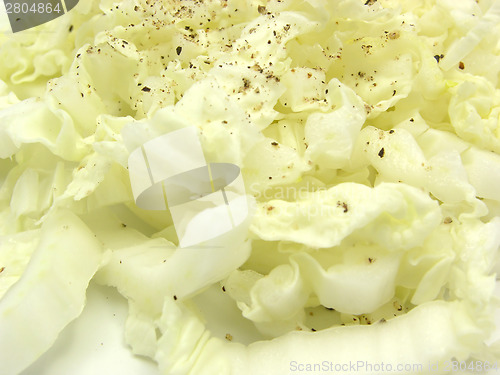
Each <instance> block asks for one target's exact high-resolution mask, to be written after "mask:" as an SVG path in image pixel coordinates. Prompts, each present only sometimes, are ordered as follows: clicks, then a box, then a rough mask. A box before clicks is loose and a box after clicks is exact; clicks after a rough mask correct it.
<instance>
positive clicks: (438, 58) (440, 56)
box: [434, 54, 444, 62]
mask: <svg viewBox="0 0 500 375" xmlns="http://www.w3.org/2000/svg"><path fill="white" fill-rule="evenodd" d="M443 57H444V55H443V54H440V55H434V58H435V59H436V61H437V62H439V60H441V59H442V58H443Z"/></svg>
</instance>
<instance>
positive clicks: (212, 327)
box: [0, 0, 500, 375]
mask: <svg viewBox="0 0 500 375" xmlns="http://www.w3.org/2000/svg"><path fill="white" fill-rule="evenodd" d="M2 27H3V26H2ZM499 35H500V2H499V1H498V0H481V1H474V0H463V1H460V2H457V1H452V0H441V1H424V0H418V1H411V2H409V1H401V0H378V1H377V0H369V1H362V0H336V1H315V0H307V1H299V0H285V1H281V0H269V1H264V2H258V3H257V2H246V1H243V0H235V1H226V0H210V1H204V2H199V1H183V2H169V1H156V2H152V1H149V0H124V1H122V2H114V1H112V0H89V1H80V2H79V4H78V6H76V7H75V8H74V9H73V10H72V11H71V12H69V14H67V15H66V16H64V17H61V18H58V19H56V20H54V21H51V22H49V23H46V24H43V25H41V26H38V27H37V28H35V29H33V30H31V31H26V32H20V33H16V34H1V35H0V67H1V69H0V158H1V159H0V182H1V186H0V375H4V374H5V375H14V374H19V373H21V372H22V371H23V370H24V369H25V368H27V367H28V366H29V365H30V364H32V363H33V362H35V361H36V359H37V358H38V357H39V356H40V355H41V354H42V353H44V352H45V351H46V350H48V349H49V348H50V347H51V345H52V344H53V342H54V341H55V340H56V338H57V335H58V334H59V333H60V332H61V331H62V330H63V329H64V327H65V326H66V325H67V324H68V323H69V322H70V321H72V320H73V319H76V318H77V317H78V315H79V314H80V312H81V311H82V309H83V307H84V305H85V292H86V289H87V286H88V283H89V281H90V280H93V281H95V282H97V283H100V284H102V285H108V286H113V287H115V288H116V289H117V291H118V292H119V293H120V294H121V295H122V296H123V297H125V298H126V299H127V300H128V303H129V316H128V319H127V322H126V326H125V327H124V331H125V333H124V334H125V339H126V342H127V344H128V345H129V346H130V347H131V350H132V351H133V352H134V353H135V354H137V355H141V356H146V357H149V358H151V359H152V360H154V361H156V362H157V364H158V368H159V371H160V372H161V373H162V374H179V375H180V374H196V375H200V374H207V375H209V374H217V375H219V374H228V375H229V374H273V375H276V374H289V373H293V372H296V371H297V372H299V370H300V369H302V370H301V371H309V370H307V368H308V367H307V365H310V368H313V365H317V364H323V363H324V361H326V362H329V361H333V362H334V363H337V364H348V363H356V364H358V363H364V364H365V366H364V367H362V368H359V367H357V370H356V372H357V373H367V374H368V373H373V370H371V369H369V368H368V367H367V366H366V364H372V365H373V364H380V363H382V362H384V363H386V364H391V365H393V366H394V369H393V370H392V371H391V370H388V372H394V373H418V372H420V373H422V372H423V373H425V371H428V370H429V368H430V367H429V366H431V365H432V366H435V367H433V368H432V373H436V374H437V373H445V372H446V370H445V368H446V363H448V364H449V363H450V362H449V361H451V360H458V361H468V362H467V363H469V364H470V363H472V364H474V363H476V364H477V363H482V364H484V363H489V364H490V365H493V364H494V363H497V362H498V360H500V349H499V348H500V342H494V343H490V342H489V341H488V340H489V338H490V336H491V333H492V332H493V330H494V329H495V325H494V315H495V313H498V300H497V299H495V297H494V288H495V279H496V274H495V272H496V271H498V270H500V261H499V259H500V256H499V248H500V123H499V121H500V117H499V116H500V88H499V77H500V76H499V74H500V51H499V48H498V46H499V45H500V43H499V37H498V36H499ZM188 126H193V127H194V128H195V129H196V133H197V135H198V137H199V140H200V143H201V146H202V148H203V154H204V157H205V159H206V161H207V162H208V163H232V164H235V165H236V166H238V167H239V168H240V170H241V174H242V177H243V180H244V183H245V189H246V193H247V202H248V205H249V207H251V210H250V211H249V212H250V214H249V216H248V218H247V220H246V221H245V222H244V223H243V224H242V225H240V226H238V227H236V228H235V229H234V230H232V231H229V232H228V233H225V234H224V235H222V236H221V237H220V238H218V239H217V245H218V246H217V247H216V248H212V249H207V248H206V247H203V246H194V247H192V248H188V249H184V248H180V247H179V246H178V238H177V235H176V232H175V228H174V224H173V219H172V216H171V214H170V211H169V210H168V209H167V210H162V211H149V210H144V209H141V208H139V207H138V206H137V205H136V204H135V201H134V196H133V194H132V190H131V187H130V175H129V170H128V158H129V155H130V154H131V152H133V151H134V150H136V149H137V148H139V147H141V146H142V145H143V144H145V143H146V142H148V141H150V140H152V139H154V138H156V137H159V136H162V135H164V134H167V133H169V132H172V131H175V130H178V129H182V128H185V127H188ZM188 152H189V150H188ZM431 337H432V339H430V338H431ZM397 364H402V365H407V366H406V367H403V368H400V369H398V370H397V371H396V369H395V368H396V366H397ZM419 365H421V366H423V368H421V367H419ZM301 366H302V367H301ZM415 366H416V367H415ZM482 369H484V366H483V367H482ZM479 370H481V369H478V368H475V369H474V371H475V372H479ZM311 371H312V370H311ZM342 371H344V372H348V371H347V370H344V369H343V368H342ZM349 371H352V367H349ZM429 371H430V370H429Z"/></svg>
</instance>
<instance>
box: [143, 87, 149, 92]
mask: <svg viewBox="0 0 500 375" xmlns="http://www.w3.org/2000/svg"><path fill="white" fill-rule="evenodd" d="M141 91H144V92H150V91H151V89H150V88H149V87H148V86H144V87H143V88H142V89H141Z"/></svg>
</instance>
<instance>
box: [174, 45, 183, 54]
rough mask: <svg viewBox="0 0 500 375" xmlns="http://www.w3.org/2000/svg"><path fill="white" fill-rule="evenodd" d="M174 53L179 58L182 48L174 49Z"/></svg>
mask: <svg viewBox="0 0 500 375" xmlns="http://www.w3.org/2000/svg"><path fill="white" fill-rule="evenodd" d="M175 52H177V56H179V55H180V54H181V52H182V47H181V46H178V47H177V48H176V49H175Z"/></svg>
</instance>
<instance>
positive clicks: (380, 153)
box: [378, 147, 385, 158]
mask: <svg viewBox="0 0 500 375" xmlns="http://www.w3.org/2000/svg"><path fill="white" fill-rule="evenodd" d="M384 154H385V150H384V148H383V147H382V148H381V149H380V151H379V152H378V156H380V157H381V158H383V157H384Z"/></svg>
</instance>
